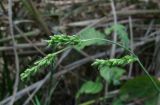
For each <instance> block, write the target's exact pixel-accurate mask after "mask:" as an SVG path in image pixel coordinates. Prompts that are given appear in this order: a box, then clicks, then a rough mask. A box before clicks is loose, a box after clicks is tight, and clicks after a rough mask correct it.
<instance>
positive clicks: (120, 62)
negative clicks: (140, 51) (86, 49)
mask: <svg viewBox="0 0 160 105" xmlns="http://www.w3.org/2000/svg"><path fill="white" fill-rule="evenodd" d="M136 60H137V58H136V57H134V56H131V55H126V56H124V57H122V58H119V59H117V58H113V59H108V60H103V59H96V60H95V62H94V63H92V65H93V66H98V68H101V67H104V66H108V67H114V66H125V65H126V64H129V63H132V62H134V61H136Z"/></svg>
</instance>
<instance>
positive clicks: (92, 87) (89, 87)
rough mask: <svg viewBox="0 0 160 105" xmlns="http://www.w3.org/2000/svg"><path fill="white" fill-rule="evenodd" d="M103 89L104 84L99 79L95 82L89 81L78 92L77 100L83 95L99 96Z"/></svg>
mask: <svg viewBox="0 0 160 105" xmlns="http://www.w3.org/2000/svg"><path fill="white" fill-rule="evenodd" d="M102 89H103V85H102V83H101V82H100V81H99V80H98V79H97V80H96V81H95V82H93V81H87V82H85V83H83V85H82V86H81V88H80V90H79V91H78V93H77V95H76V98H79V96H80V95H81V94H84V93H85V94H97V93H99V92H100V91H101V90H102Z"/></svg>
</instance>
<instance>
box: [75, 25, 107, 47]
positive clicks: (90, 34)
mask: <svg viewBox="0 0 160 105" xmlns="http://www.w3.org/2000/svg"><path fill="white" fill-rule="evenodd" d="M79 37H80V39H81V40H88V39H92V40H88V41H83V43H81V45H80V46H77V48H78V49H83V48H84V47H86V46H90V45H93V44H94V45H103V44H105V43H106V42H105V41H101V40H97V39H95V38H99V39H104V38H105V35H104V34H103V33H101V32H100V31H97V30H95V29H94V28H87V29H85V30H84V31H82V32H81V33H80V34H79Z"/></svg>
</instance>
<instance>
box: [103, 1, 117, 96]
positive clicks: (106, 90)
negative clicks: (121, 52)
mask: <svg viewBox="0 0 160 105" xmlns="http://www.w3.org/2000/svg"><path fill="white" fill-rule="evenodd" d="M110 3H111V7H112V14H113V18H114V26H116V25H117V15H116V9H115V5H114V1H113V0H110ZM113 41H114V42H117V32H116V30H115V29H114V34H113ZM115 52H116V44H112V48H111V54H110V58H114V57H115ZM107 94H108V82H107V81H106V86H105V95H107Z"/></svg>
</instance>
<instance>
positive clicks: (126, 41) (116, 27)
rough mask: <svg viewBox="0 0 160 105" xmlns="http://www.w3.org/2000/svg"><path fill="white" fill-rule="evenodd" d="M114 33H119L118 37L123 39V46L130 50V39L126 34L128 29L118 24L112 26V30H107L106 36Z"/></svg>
mask: <svg viewBox="0 0 160 105" xmlns="http://www.w3.org/2000/svg"><path fill="white" fill-rule="evenodd" d="M114 31H116V33H117V35H118V37H119V38H120V39H121V41H122V43H123V45H124V46H125V47H126V48H129V38H128V34H127V32H126V28H125V27H124V26H123V25H121V24H117V25H113V26H111V27H110V28H106V29H105V33H106V34H111V33H112V32H114Z"/></svg>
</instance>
